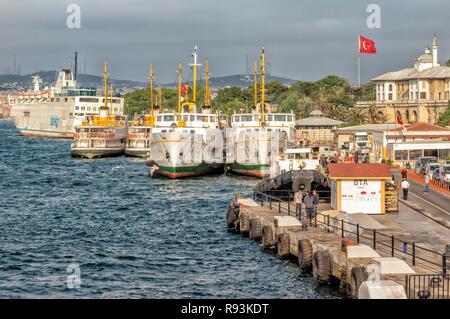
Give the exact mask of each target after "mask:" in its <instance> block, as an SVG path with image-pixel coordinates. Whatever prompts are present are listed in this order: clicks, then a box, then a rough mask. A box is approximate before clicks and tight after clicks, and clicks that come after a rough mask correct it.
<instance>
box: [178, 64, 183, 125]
mask: <svg viewBox="0 0 450 319" xmlns="http://www.w3.org/2000/svg"><path fill="white" fill-rule="evenodd" d="M182 72H183V70H182V68H181V64H178V71H177V73H178V127H183V122H182V120H181V85H182V83H181V81H182V80H183V79H182V77H183V74H182Z"/></svg>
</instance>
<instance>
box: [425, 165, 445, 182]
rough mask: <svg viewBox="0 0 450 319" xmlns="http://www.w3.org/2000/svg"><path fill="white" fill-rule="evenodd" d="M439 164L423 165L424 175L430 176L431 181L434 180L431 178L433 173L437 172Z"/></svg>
mask: <svg viewBox="0 0 450 319" xmlns="http://www.w3.org/2000/svg"><path fill="white" fill-rule="evenodd" d="M440 165H441V164H439V163H438V162H431V163H428V164H425V173H426V174H428V176H430V178H431V179H434V178H433V176H434V174H435V171H436V170H438V171H439V166H440Z"/></svg>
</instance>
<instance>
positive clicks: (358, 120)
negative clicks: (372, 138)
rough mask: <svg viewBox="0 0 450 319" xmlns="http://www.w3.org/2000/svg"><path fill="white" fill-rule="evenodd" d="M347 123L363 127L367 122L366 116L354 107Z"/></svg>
mask: <svg viewBox="0 0 450 319" xmlns="http://www.w3.org/2000/svg"><path fill="white" fill-rule="evenodd" d="M347 122H348V124H350V125H361V124H364V123H365V122H366V115H365V114H364V113H363V112H362V111H361V109H359V108H357V107H353V108H352V109H351V110H350V111H349V112H348V115H347Z"/></svg>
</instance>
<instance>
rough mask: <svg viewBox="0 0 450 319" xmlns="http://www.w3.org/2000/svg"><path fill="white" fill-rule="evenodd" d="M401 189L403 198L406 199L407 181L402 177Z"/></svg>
mask: <svg viewBox="0 0 450 319" xmlns="http://www.w3.org/2000/svg"><path fill="white" fill-rule="evenodd" d="M400 186H401V187H402V191H403V199H404V200H408V191H409V182H408V181H407V180H406V178H404V179H403V180H402V182H401V184H400Z"/></svg>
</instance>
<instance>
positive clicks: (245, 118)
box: [241, 115, 252, 122]
mask: <svg viewBox="0 0 450 319" xmlns="http://www.w3.org/2000/svg"><path fill="white" fill-rule="evenodd" d="M251 121H252V116H251V115H241V122H251Z"/></svg>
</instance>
